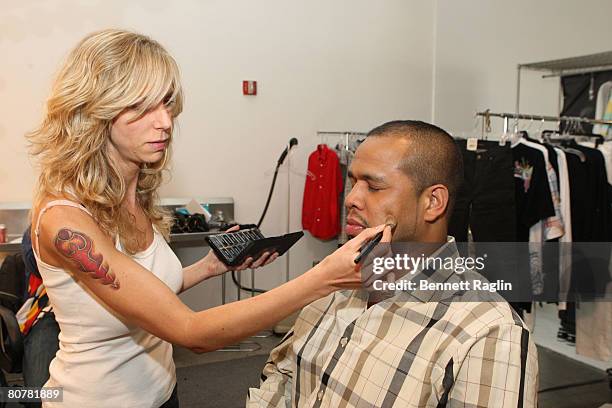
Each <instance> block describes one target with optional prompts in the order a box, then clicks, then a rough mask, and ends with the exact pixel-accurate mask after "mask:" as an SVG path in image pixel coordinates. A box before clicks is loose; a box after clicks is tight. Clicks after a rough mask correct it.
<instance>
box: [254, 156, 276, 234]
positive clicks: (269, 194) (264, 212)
mask: <svg viewBox="0 0 612 408" xmlns="http://www.w3.org/2000/svg"><path fill="white" fill-rule="evenodd" d="M280 165H281V163H278V164H277V165H276V168H275V169H274V177H272V184H271V185H270V192H269V193H268V199H267V200H266V206H265V207H264V210H263V212H262V213H261V217H260V218H259V222H258V223H257V228H259V227H261V223H262V222H263V220H264V217H265V216H266V213H267V212H268V207H269V206H270V200H271V199H272V193H273V192H274V186H275V185H276V176H278V169H279V167H280Z"/></svg>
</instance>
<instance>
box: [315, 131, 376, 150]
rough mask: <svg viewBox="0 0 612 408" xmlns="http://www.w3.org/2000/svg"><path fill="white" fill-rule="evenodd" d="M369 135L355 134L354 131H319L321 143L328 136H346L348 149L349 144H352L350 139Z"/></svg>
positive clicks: (345, 142)
mask: <svg viewBox="0 0 612 408" xmlns="http://www.w3.org/2000/svg"><path fill="white" fill-rule="evenodd" d="M367 135H368V134H367V133H364V132H354V131H352V130H347V131H344V132H338V131H323V130H319V131H317V136H318V137H320V138H321V141H323V138H324V137H327V136H344V146H345V148H346V149H348V146H349V142H350V140H349V139H350V138H351V137H365V136H367Z"/></svg>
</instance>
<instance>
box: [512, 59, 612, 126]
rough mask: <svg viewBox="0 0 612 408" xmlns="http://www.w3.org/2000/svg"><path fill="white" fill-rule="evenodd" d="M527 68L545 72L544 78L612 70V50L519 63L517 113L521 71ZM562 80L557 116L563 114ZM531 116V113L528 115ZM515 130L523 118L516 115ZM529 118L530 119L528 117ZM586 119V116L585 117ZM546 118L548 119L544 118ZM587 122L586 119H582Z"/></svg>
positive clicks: (517, 113)
mask: <svg viewBox="0 0 612 408" xmlns="http://www.w3.org/2000/svg"><path fill="white" fill-rule="evenodd" d="M525 70H530V71H541V72H544V75H543V76H542V77H543V78H550V77H557V76H558V77H561V76H565V75H578V74H592V73H594V72H600V71H607V70H612V51H605V52H600V53H597V54H589V55H583V56H580V57H571V58H562V59H556V60H549V61H541V62H532V63H528V64H518V65H517V68H516V71H517V73H516V105H515V115H517V116H518V115H519V113H520V99H521V72H522V71H525ZM562 93H563V92H562V89H561V81H560V80H559V94H558V103H557V116H561V95H562ZM527 116H530V115H527ZM514 119H516V122H515V124H514V126H515V130H517V129H518V121H519V119H522V118H520V117H515V118H514ZM527 119H530V117H528V118H527ZM584 119H586V118H584ZM544 120H546V119H544ZM581 122H582V123H585V122H586V121H583V120H582V121H581ZM591 123H592V122H591Z"/></svg>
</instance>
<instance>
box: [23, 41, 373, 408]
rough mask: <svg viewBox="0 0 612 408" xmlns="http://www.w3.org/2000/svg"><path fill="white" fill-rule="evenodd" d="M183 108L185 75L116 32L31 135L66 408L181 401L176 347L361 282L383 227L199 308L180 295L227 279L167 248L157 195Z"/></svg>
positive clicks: (83, 49) (88, 55) (65, 72)
mask: <svg viewBox="0 0 612 408" xmlns="http://www.w3.org/2000/svg"><path fill="white" fill-rule="evenodd" d="M182 105H183V93H182V90H181V84H180V80H179V72H178V68H177V65H176V63H175V61H174V59H173V58H172V57H171V56H170V55H169V54H168V53H167V52H166V51H165V50H164V48H162V47H161V46H160V45H159V44H158V43H157V42H155V41H153V40H151V39H150V38H148V37H145V36H142V35H139V34H135V33H130V32H126V31H120V30H105V31H101V32H97V33H94V34H91V35H89V36H88V37H86V38H85V39H83V40H82V41H81V42H80V43H79V44H78V45H77V47H76V48H75V49H74V50H73V51H72V52H71V54H70V55H69V57H68V59H67V61H66V63H65V65H64V67H63V68H62V70H61V71H60V73H59V75H58V77H57V79H56V81H55V84H54V86H53V89H52V92H51V96H50V98H49V100H48V102H47V109H46V114H45V117H44V119H43V121H42V124H41V125H40V126H39V127H38V129H37V130H35V131H34V132H32V133H31V134H30V135H29V136H28V138H29V140H30V142H31V143H32V154H33V155H34V156H35V157H36V158H37V159H38V161H39V163H40V179H39V184H38V191H37V195H36V199H35V204H34V207H33V212H32V223H33V227H32V231H33V232H32V242H33V245H34V251H35V254H36V260H37V264H38V267H39V269H40V272H41V275H42V277H43V281H44V284H45V286H46V288H47V292H48V295H49V299H50V302H51V304H52V306H53V309H54V312H55V316H56V319H57V321H58V323H59V326H60V329H61V332H60V335H59V340H60V350H59V351H58V353H57V355H56V357H55V359H54V360H53V361H52V362H51V365H50V370H49V371H50V379H49V381H48V382H47V384H46V386H48V387H49V386H57V387H62V388H63V403H62V404H61V406H66V407H91V406H96V407H98V406H107V407H159V406H164V407H174V406H178V398H177V397H176V375H175V367H174V363H173V361H172V346H171V343H174V344H178V345H181V346H183V347H188V348H190V349H191V350H194V351H196V352H206V351H211V350H215V349H218V348H220V347H223V346H224V345H227V344H231V343H234V342H236V341H239V340H240V339H242V338H245V337H247V336H249V335H252V334H253V333H256V332H257V331H259V330H262V329H265V328H267V327H270V326H272V325H273V324H274V323H275V322H277V321H279V320H281V319H282V318H284V317H286V316H288V315H289V314H291V313H293V312H294V311H296V310H298V309H299V308H301V307H303V306H304V305H306V304H308V303H310V302H312V301H314V300H316V299H318V298H321V297H323V296H326V295H328V294H330V293H331V292H333V291H335V290H339V289H344V288H355V287H358V286H359V285H360V281H361V279H360V275H359V271H358V268H356V267H355V264H354V259H355V257H356V255H357V254H358V250H359V247H360V246H361V244H362V243H363V242H365V241H366V240H367V239H369V238H371V237H372V236H373V235H375V234H376V233H377V232H379V231H381V230H382V226H380V227H377V228H370V229H367V230H365V231H364V232H363V233H362V234H360V235H359V236H358V237H357V238H355V239H354V240H352V241H350V242H349V243H348V244H346V245H345V246H343V247H342V248H341V249H338V250H337V251H336V252H334V253H333V254H332V255H330V256H328V257H327V258H325V260H324V261H323V262H321V263H320V264H319V265H318V266H316V267H314V268H313V269H311V270H309V271H307V272H306V273H304V274H303V275H301V276H300V277H298V278H296V279H294V280H293V281H290V282H288V283H286V284H284V285H282V286H280V287H278V288H275V289H273V290H271V291H269V292H267V293H264V294H262V295H260V296H257V297H255V298H251V299H247V300H243V301H240V302H235V303H231V304H227V305H224V306H219V307H215V308H212V309H209V310H204V311H200V312H194V311H192V310H190V309H189V308H188V307H187V306H185V305H184V304H183V303H182V302H181V301H180V300H179V298H178V297H177V295H176V294H177V293H179V292H181V291H183V290H186V289H188V288H190V287H192V286H194V285H196V284H198V283H200V282H202V281H204V280H206V279H208V278H211V277H213V276H216V275H219V274H222V273H224V272H226V271H227V267H225V266H224V265H223V264H222V263H221V262H220V261H219V260H218V259H217V258H216V257H215V255H214V254H213V253H212V252H209V253H208V255H206V256H205V257H204V258H203V259H202V260H200V261H198V262H196V263H195V264H193V265H191V266H188V267H186V268H182V266H181V264H180V262H179V260H178V259H177V257H176V256H175V255H174V253H173V252H172V251H171V249H170V247H169V246H168V244H167V243H166V240H165V239H164V238H167V237H168V231H169V225H170V221H171V219H170V216H169V214H167V213H166V212H165V211H163V210H162V209H161V208H159V207H156V205H155V203H156V194H157V189H158V187H159V185H160V183H161V181H162V173H163V171H164V169H165V168H166V165H167V162H168V158H169V155H170V145H171V141H172V130H173V122H174V119H175V118H176V116H177V115H178V114H179V113H180V112H181V110H182ZM268 255H269V254H265V255H263V256H262V257H261V258H260V259H258V260H257V261H255V262H253V260H252V259H249V260H247V261H246V262H245V263H244V264H243V265H241V266H240V267H239V269H244V268H246V267H249V266H251V267H258V266H261V265H262V264H264V263H266V262H269V261H271V260H273V258H274V257H275V255H273V256H272V257H268ZM203 386H206V384H203ZM45 404H46V405H48V406H51V405H53V404H52V403H49V402H47V403H45Z"/></svg>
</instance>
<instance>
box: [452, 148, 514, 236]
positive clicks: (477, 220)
mask: <svg viewBox="0 0 612 408" xmlns="http://www.w3.org/2000/svg"><path fill="white" fill-rule="evenodd" d="M456 143H457V145H458V146H459V149H460V150H461V153H462V156H463V168H464V180H463V183H462V184H461V187H460V189H459V192H458V194H457V199H456V202H455V208H454V211H453V215H452V216H451V219H450V223H449V227H448V231H449V235H451V236H453V237H455V239H456V240H457V242H467V241H468V229H470V230H471V232H472V237H473V238H474V241H476V242H513V241H516V219H515V214H516V210H515V196H514V184H513V179H512V151H511V150H510V145H509V144H508V145H505V146H500V145H499V143H498V142H494V141H486V140H479V141H478V149H477V150H476V151H470V150H467V141H466V140H465V139H459V140H457V141H456Z"/></svg>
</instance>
